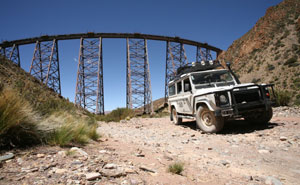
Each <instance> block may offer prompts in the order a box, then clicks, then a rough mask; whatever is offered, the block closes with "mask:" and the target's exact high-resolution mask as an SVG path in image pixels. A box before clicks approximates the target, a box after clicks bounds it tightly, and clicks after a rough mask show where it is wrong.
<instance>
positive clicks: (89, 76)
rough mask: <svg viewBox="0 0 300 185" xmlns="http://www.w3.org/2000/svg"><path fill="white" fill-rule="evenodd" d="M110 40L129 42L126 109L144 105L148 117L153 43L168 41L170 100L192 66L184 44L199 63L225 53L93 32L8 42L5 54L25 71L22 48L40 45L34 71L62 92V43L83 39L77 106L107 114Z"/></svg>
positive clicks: (0, 47)
mask: <svg viewBox="0 0 300 185" xmlns="http://www.w3.org/2000/svg"><path fill="white" fill-rule="evenodd" d="M105 38H118V39H126V50H127V51H126V52H127V59H126V61H127V65H126V67H127V69H126V73H127V78H126V83H127V85H126V107H127V108H131V109H135V108H139V107H143V110H144V112H146V113H152V112H153V105H152V93H151V81H150V71H149V61H148V48H147V40H158V41H163V42H166V70H165V98H167V96H168V88H167V87H168V86H167V85H168V82H169V81H170V80H171V79H172V78H173V77H174V76H175V75H176V70H177V68H178V67H180V66H184V65H186V64H187V63H188V61H187V57H186V53H185V49H184V45H192V46H195V49H196V56H195V57H196V58H195V59H196V60H195V61H196V62H200V61H202V60H212V59H213V56H218V55H219V54H220V52H221V51H222V50H221V49H219V48H216V47H214V46H211V45H208V44H207V43H201V42H196V41H192V40H187V39H182V38H179V37H167V36H158V35H147V34H140V33H93V32H88V33H80V34H66V35H53V36H48V35H45V36H41V37H35V38H28V39H22V40H15V41H4V42H3V43H1V44H0V55H2V56H4V57H6V58H7V59H9V60H11V61H12V62H14V63H16V65H18V66H19V67H20V66H21V61H20V55H19V46H20V45H26V44H35V49H34V54H33V58H32V61H31V66H30V70H29V73H30V74H31V75H33V76H34V77H36V78H37V79H39V80H40V81H41V82H42V83H44V84H46V85H47V86H48V87H50V88H52V89H53V90H54V91H55V92H57V93H59V94H61V83H60V70H59V56H58V51H59V50H58V41H62V40H70V39H79V40H80V50H79V60H78V71H77V82H76V95H75V104H76V105H78V106H81V107H83V108H85V109H87V110H89V111H91V112H93V113H96V114H104V91H103V57H102V47H103V46H102V40H103V39H105ZM212 52H215V53H212Z"/></svg>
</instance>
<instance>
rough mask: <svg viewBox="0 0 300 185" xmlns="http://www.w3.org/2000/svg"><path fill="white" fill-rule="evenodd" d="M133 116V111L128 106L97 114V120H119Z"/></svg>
mask: <svg viewBox="0 0 300 185" xmlns="http://www.w3.org/2000/svg"><path fill="white" fill-rule="evenodd" d="M133 116H134V111H133V110H131V109H128V108H117V109H115V110H113V111H112V112H110V113H109V114H107V115H103V116H98V118H97V120H99V121H105V122H112V121H114V122H119V121H120V120H123V119H125V118H128V117H129V118H131V117H133Z"/></svg>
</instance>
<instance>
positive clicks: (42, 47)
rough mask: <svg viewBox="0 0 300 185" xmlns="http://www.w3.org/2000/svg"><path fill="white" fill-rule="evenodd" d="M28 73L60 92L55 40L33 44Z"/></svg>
mask: <svg viewBox="0 0 300 185" xmlns="http://www.w3.org/2000/svg"><path fill="white" fill-rule="evenodd" d="M29 73H30V74H31V75H32V76H34V77H36V78H37V79H39V80H40V81H41V82H42V83H44V84H46V85H47V86H48V87H50V88H52V89H53V90H54V91H55V92H57V93H58V94H61V84H60V71H59V58H58V43H57V40H56V39H54V40H53V41H48V42H39V41H37V42H36V44H35V49H34V53H33V58H32V62H31V66H30V70H29Z"/></svg>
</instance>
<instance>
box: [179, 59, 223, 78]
mask: <svg viewBox="0 0 300 185" xmlns="http://www.w3.org/2000/svg"><path fill="white" fill-rule="evenodd" d="M220 67H222V68H223V69H224V67H223V66H222V65H221V63H220V62H219V61H218V60H208V61H201V62H193V63H192V65H190V64H187V65H185V66H182V67H179V68H178V69H177V76H181V75H183V74H185V73H191V72H198V71H206V70H212V69H217V68H220Z"/></svg>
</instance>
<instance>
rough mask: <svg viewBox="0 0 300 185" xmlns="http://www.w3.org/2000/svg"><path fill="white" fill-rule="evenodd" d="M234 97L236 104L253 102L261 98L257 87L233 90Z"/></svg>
mask: <svg viewBox="0 0 300 185" xmlns="http://www.w3.org/2000/svg"><path fill="white" fill-rule="evenodd" d="M234 98H235V101H236V103H237V104H244V103H249V102H255V101H259V100H260V99H261V98H260V93H259V90H258V89H253V90H247V91H237V92H234Z"/></svg>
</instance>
